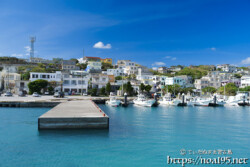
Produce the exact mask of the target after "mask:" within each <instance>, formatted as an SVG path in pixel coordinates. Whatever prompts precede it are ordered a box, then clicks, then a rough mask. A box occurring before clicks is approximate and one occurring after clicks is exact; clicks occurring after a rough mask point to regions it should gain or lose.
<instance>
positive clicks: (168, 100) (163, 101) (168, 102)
mask: <svg viewBox="0 0 250 167" xmlns="http://www.w3.org/2000/svg"><path fill="white" fill-rule="evenodd" d="M159 103H160V104H161V105H172V104H173V101H172V98H171V95H170V94H165V95H164V96H163V97H162V99H161V100H159Z"/></svg>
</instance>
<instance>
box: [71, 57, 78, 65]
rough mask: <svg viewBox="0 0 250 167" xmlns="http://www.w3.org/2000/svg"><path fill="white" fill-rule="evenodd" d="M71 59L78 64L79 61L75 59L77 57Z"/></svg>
mask: <svg viewBox="0 0 250 167" xmlns="http://www.w3.org/2000/svg"><path fill="white" fill-rule="evenodd" d="M70 60H71V61H74V62H76V64H77V63H79V61H78V60H77V59H75V58H72V59H70Z"/></svg>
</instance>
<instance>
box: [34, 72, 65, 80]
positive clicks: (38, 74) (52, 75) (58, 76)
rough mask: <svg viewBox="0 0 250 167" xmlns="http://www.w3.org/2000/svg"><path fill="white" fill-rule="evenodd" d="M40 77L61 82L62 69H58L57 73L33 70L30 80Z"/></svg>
mask: <svg viewBox="0 0 250 167" xmlns="http://www.w3.org/2000/svg"><path fill="white" fill-rule="evenodd" d="M38 79H43V80H47V81H49V82H50V81H56V82H60V81H61V80H62V73H61V71H56V72H55V73H41V72H31V73H30V81H35V80H38Z"/></svg>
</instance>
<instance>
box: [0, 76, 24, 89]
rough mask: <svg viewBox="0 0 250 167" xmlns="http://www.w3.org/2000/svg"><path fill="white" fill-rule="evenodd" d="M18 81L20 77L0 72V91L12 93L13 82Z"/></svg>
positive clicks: (14, 84)
mask: <svg viewBox="0 0 250 167" xmlns="http://www.w3.org/2000/svg"><path fill="white" fill-rule="evenodd" d="M20 79H21V75H20V74H18V73H10V72H7V73H6V72H3V71H2V72H0V90H4V91H8V90H10V91H13V90H14V88H15V86H16V83H15V81H16V80H20ZM15 93H16V92H15Z"/></svg>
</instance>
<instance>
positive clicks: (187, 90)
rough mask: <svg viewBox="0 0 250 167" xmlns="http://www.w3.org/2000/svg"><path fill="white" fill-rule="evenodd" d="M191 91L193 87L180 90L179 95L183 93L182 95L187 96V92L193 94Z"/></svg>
mask: <svg viewBox="0 0 250 167" xmlns="http://www.w3.org/2000/svg"><path fill="white" fill-rule="evenodd" d="M193 89H195V88H193V87H188V88H182V89H181V93H184V94H187V93H188V92H189V93H193V92H194V91H193Z"/></svg>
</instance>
